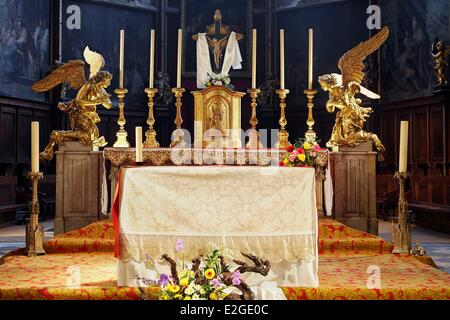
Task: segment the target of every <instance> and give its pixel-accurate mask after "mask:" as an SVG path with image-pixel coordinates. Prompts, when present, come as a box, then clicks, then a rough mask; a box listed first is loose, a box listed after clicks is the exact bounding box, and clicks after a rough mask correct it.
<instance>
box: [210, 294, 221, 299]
mask: <svg viewBox="0 0 450 320" xmlns="http://www.w3.org/2000/svg"><path fill="white" fill-rule="evenodd" d="M209 298H210V299H211V300H218V299H219V298H218V297H217V294H215V293H214V292H213V293H211V294H210V295H209Z"/></svg>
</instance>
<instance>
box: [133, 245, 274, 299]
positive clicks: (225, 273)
mask: <svg viewBox="0 0 450 320" xmlns="http://www.w3.org/2000/svg"><path fill="white" fill-rule="evenodd" d="M183 246H184V243H183V241H182V240H178V242H177V245H176V249H177V251H178V252H180V253H181V271H180V272H178V267H177V262H176V261H175V260H174V259H172V258H170V257H169V256H168V255H167V254H164V255H163V256H162V257H161V259H162V260H163V261H164V262H166V263H168V264H169V266H170V272H171V274H170V275H167V274H160V273H159V272H158V271H157V270H156V267H155V266H154V265H153V264H152V263H150V266H151V267H152V268H153V269H154V270H155V271H156V273H157V275H158V278H159V279H158V280H157V281H154V280H146V279H142V278H140V280H144V282H145V283H146V284H157V285H159V286H160V287H161V293H160V295H159V299H160V300H253V299H254V297H255V296H254V294H253V292H252V290H251V289H250V287H249V286H248V285H247V284H246V283H245V281H244V280H243V279H242V274H243V273H245V272H255V273H259V274H261V275H263V276H267V274H268V273H269V271H270V263H269V261H267V260H262V259H260V258H258V257H256V256H253V255H251V254H244V253H242V255H243V256H244V257H246V258H248V259H250V260H251V261H253V263H254V265H253V266H249V265H247V263H245V262H242V261H239V260H234V259H233V260H232V261H233V262H234V263H236V264H237V265H238V267H237V268H236V270H234V271H230V266H229V265H228V264H226V262H225V258H224V257H229V258H231V252H230V250H226V249H217V248H216V249H214V250H212V252H211V253H210V254H208V255H206V256H205V257H203V256H199V257H197V258H195V259H194V260H192V265H191V266H190V267H189V266H187V265H186V264H185V261H184V260H185V259H184V251H183ZM147 260H148V261H150V259H148V258H147ZM141 293H143V291H142V290H141ZM240 293H242V294H240Z"/></svg>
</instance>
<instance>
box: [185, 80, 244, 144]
mask: <svg viewBox="0 0 450 320" xmlns="http://www.w3.org/2000/svg"><path fill="white" fill-rule="evenodd" d="M192 94H193V95H194V104H195V107H194V108H195V109H194V121H195V123H194V136H195V140H194V146H195V147H196V148H207V147H209V148H222V147H224V148H241V147H242V142H241V136H240V134H241V98H242V97H243V96H245V93H242V92H235V91H232V90H230V89H228V88H226V87H224V86H211V87H208V88H207V89H204V90H202V91H194V92H192Z"/></svg>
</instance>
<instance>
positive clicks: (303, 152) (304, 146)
mask: <svg viewBox="0 0 450 320" xmlns="http://www.w3.org/2000/svg"><path fill="white" fill-rule="evenodd" d="M287 151H288V153H287V154H286V155H285V157H284V159H283V160H282V161H280V166H282V167H313V166H314V164H315V162H316V159H317V157H318V156H319V152H320V151H322V148H321V147H320V145H319V144H318V143H317V142H311V141H308V140H306V139H298V140H297V141H296V142H295V144H294V145H293V146H290V147H289V148H288V149H287Z"/></svg>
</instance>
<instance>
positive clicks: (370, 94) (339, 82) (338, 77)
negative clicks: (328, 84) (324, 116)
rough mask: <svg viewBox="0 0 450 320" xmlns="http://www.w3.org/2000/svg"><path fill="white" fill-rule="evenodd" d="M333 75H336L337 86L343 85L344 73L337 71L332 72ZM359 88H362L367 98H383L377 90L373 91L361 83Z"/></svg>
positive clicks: (362, 92)
mask: <svg viewBox="0 0 450 320" xmlns="http://www.w3.org/2000/svg"><path fill="white" fill-rule="evenodd" d="M331 75H332V76H334V77H335V79H336V85H337V86H342V85H343V82H344V81H343V77H342V75H340V74H337V73H332V74H331ZM359 88H360V90H361V94H363V95H365V96H366V97H367V98H370V99H376V100H377V99H380V98H381V96H380V95H379V94H376V93H375V92H372V91H370V90H369V89H367V88H365V87H363V86H361V85H360V86H359Z"/></svg>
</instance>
